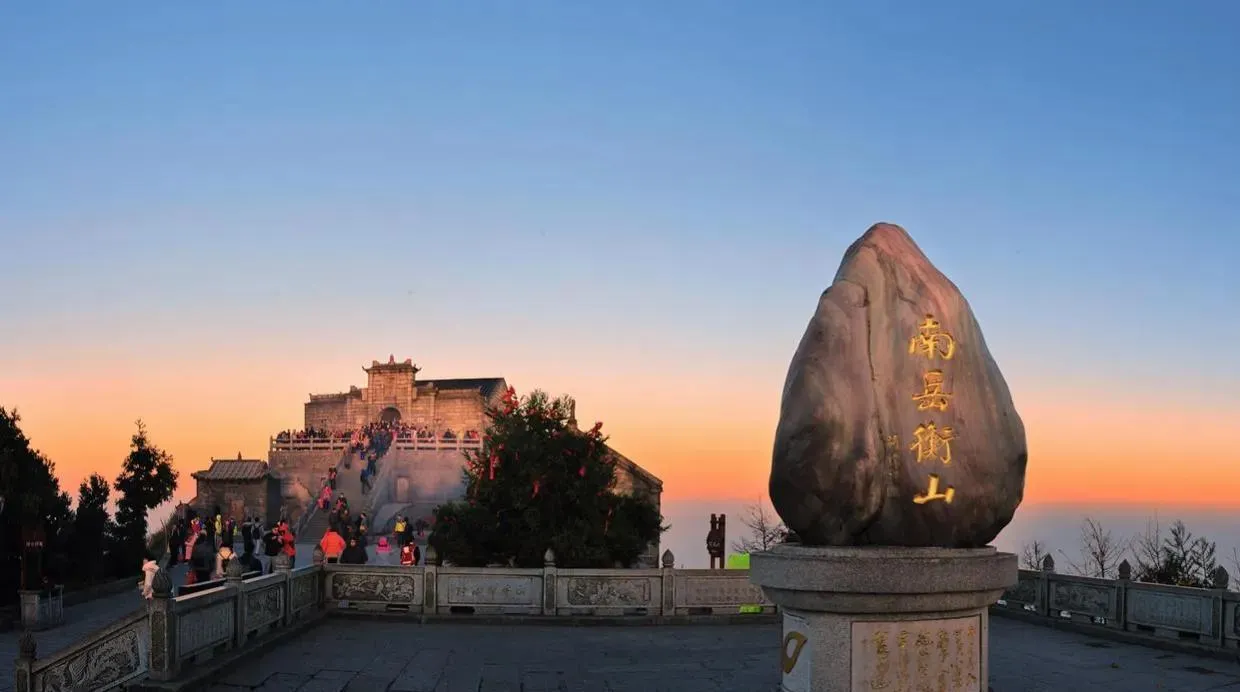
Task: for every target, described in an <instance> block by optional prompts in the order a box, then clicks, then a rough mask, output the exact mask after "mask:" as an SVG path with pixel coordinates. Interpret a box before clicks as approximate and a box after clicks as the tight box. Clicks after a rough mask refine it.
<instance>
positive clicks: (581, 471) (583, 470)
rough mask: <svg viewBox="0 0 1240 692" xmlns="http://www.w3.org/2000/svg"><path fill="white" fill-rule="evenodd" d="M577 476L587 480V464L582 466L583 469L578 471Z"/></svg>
mask: <svg viewBox="0 0 1240 692" xmlns="http://www.w3.org/2000/svg"><path fill="white" fill-rule="evenodd" d="M577 475H578V476H581V477H582V478H585V477H586V466H585V464H582V465H581V468H579V469H577Z"/></svg>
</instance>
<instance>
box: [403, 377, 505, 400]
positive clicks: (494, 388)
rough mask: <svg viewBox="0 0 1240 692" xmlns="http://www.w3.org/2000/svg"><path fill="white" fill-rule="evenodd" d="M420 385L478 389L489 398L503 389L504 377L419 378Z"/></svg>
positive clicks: (484, 396)
mask: <svg viewBox="0 0 1240 692" xmlns="http://www.w3.org/2000/svg"><path fill="white" fill-rule="evenodd" d="M418 384H419V385H424V384H429V385H435V388H436V389H455V390H458V391H459V390H462V389H476V390H478V391H481V392H482V397H483V398H484V399H489V398H491V397H492V396H493V395H495V394H496V393H498V392H499V390H500V389H502V388H503V387H504V386H505V384H504V378H502V377H465V378H457V379H452V380H418Z"/></svg>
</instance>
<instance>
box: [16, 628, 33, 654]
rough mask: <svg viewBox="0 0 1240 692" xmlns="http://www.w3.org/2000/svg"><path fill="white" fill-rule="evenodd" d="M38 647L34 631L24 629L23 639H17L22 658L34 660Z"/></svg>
mask: <svg viewBox="0 0 1240 692" xmlns="http://www.w3.org/2000/svg"><path fill="white" fill-rule="evenodd" d="M37 649H38V643H37V642H35V640H34V632H31V631H30V630H23V631H22V636H21V639H19V640H18V641H17V651H18V655H19V656H20V657H21V658H24V659H26V660H29V661H33V660H34V653H35V651H36V650H37Z"/></svg>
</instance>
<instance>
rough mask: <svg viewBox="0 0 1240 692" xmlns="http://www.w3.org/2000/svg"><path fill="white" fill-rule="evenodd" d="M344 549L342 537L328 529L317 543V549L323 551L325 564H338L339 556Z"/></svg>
mask: <svg viewBox="0 0 1240 692" xmlns="http://www.w3.org/2000/svg"><path fill="white" fill-rule="evenodd" d="M344 548H345V544H344V537H343V536H341V535H340V534H338V533H336V532H335V531H333V530H332V529H330V528H329V529H327V533H325V534H323V540H321V541H319V549H320V550H322V551H323V557H324V558H325V559H326V560H327V562H340V554H341V553H343V552H344Z"/></svg>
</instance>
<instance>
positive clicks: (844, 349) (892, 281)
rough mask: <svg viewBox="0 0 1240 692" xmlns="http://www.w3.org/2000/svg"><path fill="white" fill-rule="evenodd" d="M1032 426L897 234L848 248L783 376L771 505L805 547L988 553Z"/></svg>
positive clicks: (924, 262) (1006, 512)
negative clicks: (1026, 423) (986, 547)
mask: <svg viewBox="0 0 1240 692" xmlns="http://www.w3.org/2000/svg"><path fill="white" fill-rule="evenodd" d="M1027 456H1028V450H1027V447H1026V445H1025V427H1024V425H1023V424H1022V423H1021V420H1020V416H1019V415H1017V413H1016V408H1015V406H1014V405H1013V404H1012V396H1011V394H1010V393H1009V392H1008V387H1007V383H1006V382H1004V380H1003V375H1002V374H1000V372H999V367H998V366H997V365H995V361H994V359H993V358H992V357H991V355H990V351H989V350H987V348H986V341H985V339H983V338H982V331H981V329H980V328H979V327H978V325H977V320H976V319H975V318H974V317H973V311H972V310H971V309H970V308H969V304H968V302H967V301H966V300H965V298H964V296H963V295H961V293H960V290H959V289H958V288H956V286H955V284H953V283H952V282H951V281H950V280H948V278H947V277H946V276H944V275H943V274H942V273H941V272H940V271H939V270H938V269H936V268H935V267H934V265H933V264H931V263H930V260H929V259H927V258H926V256H925V255H924V254H923V253H922V251H921V249H920V248H918V247H917V244H916V243H914V242H913V239H912V238H910V237H909V235H908V233H906V232H905V231H904V229H902V228H900V227H899V226H894V225H890V224H877V225H875V226H873V227H872V228H870V230H868V231H866V233H865V235H863V236H861V238H860V239H859V240H857V241H856V242H855V243H853V244H852V246H851V247H850V248H848V252H846V253H845V255H844V261H843V262H842V263H841V264H840V268H839V271H838V272H837V273H836V275H835V281H834V282H833V283H832V284H831V287H830V288H828V289H827V290H826V291H825V292H824V293H823V294H822V297H821V298H820V299H819V301H818V310H817V312H815V314H814V317H813V319H812V320H811V321H810V323H809V327H808V329H806V330H805V336H803V337H802V338H801V344H800V346H798V348H797V351H796V355H794V356H793V358H792V364H791V365H790V366H789V368H788V378H787V380H786V381H785V383H784V392H783V402H782V404H781V406H780V414H779V427H778V428H777V429H776V432H775V451H774V455H773V458H772V461H771V481H770V493H771V502H772V503H773V504H774V506H775V510H776V511H777V512H778V513H779V516H780V517H782V518H783V520H784V523H785V524H786V525H787V526H788V528H789V529H791V530H792V531H795V532H796V533H797V535H798V536H799V537H800V539H801V541H802V542H803V543H805V544H809V545H831V546H851V545H878V546H908V547H914V546H936V547H943V548H974V547H980V546H984V545H986V544H988V543H989V542H990V541H991V540H993V539H994V538H995V536H997V535H998V534H999V531H1000V530H1002V529H1003V527H1004V526H1006V525H1007V523H1008V522H1009V521H1011V519H1012V515H1013V514H1014V513H1015V511H1016V507H1017V506H1018V505H1019V504H1020V501H1021V497H1022V496H1023V494H1024V486H1025V462H1026V459H1027Z"/></svg>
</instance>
